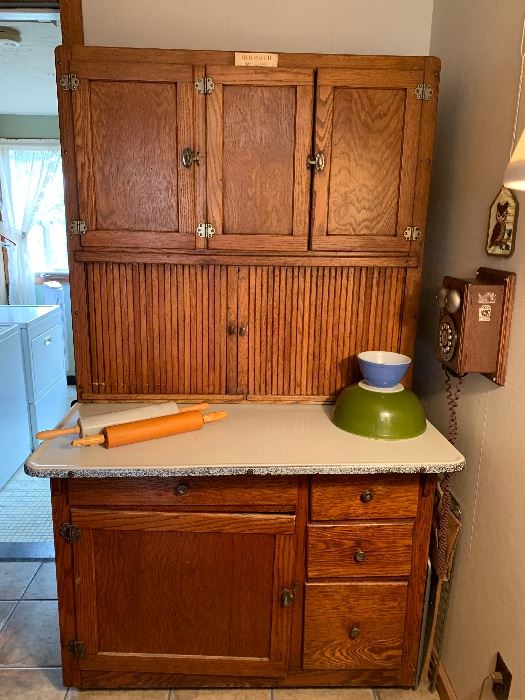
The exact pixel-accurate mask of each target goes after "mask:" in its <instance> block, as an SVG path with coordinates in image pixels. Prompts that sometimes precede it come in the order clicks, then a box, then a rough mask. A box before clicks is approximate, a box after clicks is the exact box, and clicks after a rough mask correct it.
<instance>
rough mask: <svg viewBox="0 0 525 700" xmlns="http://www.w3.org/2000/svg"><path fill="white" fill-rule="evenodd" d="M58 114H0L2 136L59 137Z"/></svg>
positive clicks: (23, 137) (5, 137)
mask: <svg viewBox="0 0 525 700" xmlns="http://www.w3.org/2000/svg"><path fill="white" fill-rule="evenodd" d="M58 137H59V131H58V116H57V115H47V114H45V115H44V114H42V115H40V114H38V115H33V114H0V138H4V139H58Z"/></svg>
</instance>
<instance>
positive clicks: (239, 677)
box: [52, 474, 434, 688]
mask: <svg viewBox="0 0 525 700" xmlns="http://www.w3.org/2000/svg"><path fill="white" fill-rule="evenodd" d="M396 478H397V475H390V476H387V475H376V476H367V477H363V476H335V477H334V476H323V477H317V476H314V477H311V478H308V477H305V476H299V477H294V476H283V477H275V476H247V475H246V476H234V477H213V476H209V477H200V476H199V477H191V476H189V477H164V478H152V477H140V478H103V479H90V478H86V479H82V478H80V479H79V478H73V479H54V480H53V482H52V494H53V495H52V498H53V517H54V527H55V544H56V550H57V576H58V590H59V608H60V622H61V646H62V660H63V669H64V683H65V684H66V685H74V686H78V687H83V688H89V687H94V688H96V687H98V688H112V687H113V688H115V687H193V686H197V687H199V686H204V687H206V686H208V687H221V686H226V687H227V686H251V687H272V686H273V687H279V686H283V687H286V686H288V687H301V686H351V685H370V686H387V685H405V686H409V685H412V684H414V682H415V677H416V676H415V674H416V667H417V659H418V653H419V638H420V631H421V619H422V603H423V595H424V590H425V578H426V576H425V574H426V562H427V550H428V538H429V532H430V523H431V514H432V503H433V492H434V478H433V477H431V476H421V477H420V476H418V475H417V474H415V475H404V476H403V475H400V476H399V478H400V482H399V486H400V492H399V493H397V485H396V482H395V480H396ZM332 479H334V480H335V483H336V484H337V490H336V491H334V493H333V494H331V493H330V492H329V491H328V490H327V488H326V487H329V486H330V483H331V481H332ZM345 487H346V488H348V491H349V501H350V503H351V502H352V501H353V500H354V498H355V499H356V500H359V502H360V503H362V504H373V509H372V510H371V511H370V515H369V518H368V519H365V518H363V517H360V516H358V518H357V519H352V518H351V517H349V516H346V515H344V516H343V517H348V520H347V521H345V520H338V521H336V524H335V523H329V524H327V523H326V522H324V521H322V520H321V521H318V520H316V519H315V518H316V517H317V516H316V512H317V514H320V515H321V516H322V515H323V512H324V513H326V514H328V513H329V511H330V509H335V510H334V513H335V512H339V513H340V512H341V511H340V510H339V511H338V509H339V508H340V498H339V496H338V495H337V492H340V490H341V488H345ZM320 488H321V489H323V490H324V493H323V504H324V505H323V509H324V510H323V512H321V513H319V510H318V508H317V509H316V510H313V509H312V507H311V504H312V503H314V502H315V501H316V500H317V498H318V496H317V495H316V494H318V493H319V489H320ZM365 492H366V493H369V492H371V493H372V494H373V495H372V499H368V497H366V498H364V499H361V497H360V496H361V495H362V494H363V493H365ZM352 493H353V494H354V495H353V496H352V495H351V494H352ZM387 493H390V494H391V497H392V503H393V504H396V505H399V511H396V510H395V508H393V507H392V503H390V502H389V499H387V498H386V497H385V495H386V494H387ZM408 494H410V502H411V504H412V510H411V511H410V512H408V511H407V509H406V503H407V495H408ZM376 497H377V501H376V502H375V503H374V499H375V498H376ZM403 504H405V505H403ZM414 505H415V510H414V509H413V506H414ZM361 531H362V532H361ZM354 550H355V551H354ZM357 550H362V552H364V554H365V557H364V559H362V560H361V561H356V560H355V558H354V555H355V552H356V551H357Z"/></svg>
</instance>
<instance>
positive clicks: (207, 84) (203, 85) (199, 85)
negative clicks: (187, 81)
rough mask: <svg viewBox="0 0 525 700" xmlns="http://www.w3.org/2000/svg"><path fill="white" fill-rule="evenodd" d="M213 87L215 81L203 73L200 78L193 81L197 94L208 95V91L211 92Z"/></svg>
mask: <svg viewBox="0 0 525 700" xmlns="http://www.w3.org/2000/svg"><path fill="white" fill-rule="evenodd" d="M214 88H215V83H214V82H213V80H212V79H211V78H208V77H207V76H206V75H203V76H202V77H201V78H197V80H196V81H195V90H197V92H198V93H199V95H209V94H210V92H213V90H214Z"/></svg>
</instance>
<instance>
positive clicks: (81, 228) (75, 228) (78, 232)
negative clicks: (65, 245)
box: [68, 219, 88, 236]
mask: <svg viewBox="0 0 525 700" xmlns="http://www.w3.org/2000/svg"><path fill="white" fill-rule="evenodd" d="M68 228H69V232H70V233H71V234H72V235H74V236H83V235H84V234H85V233H86V232H87V230H88V227H87V223H86V222H85V221H82V220H76V219H75V220H74V221H71V222H70V224H69V226H68Z"/></svg>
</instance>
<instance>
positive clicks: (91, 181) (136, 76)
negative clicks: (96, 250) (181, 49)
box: [71, 49, 200, 249]
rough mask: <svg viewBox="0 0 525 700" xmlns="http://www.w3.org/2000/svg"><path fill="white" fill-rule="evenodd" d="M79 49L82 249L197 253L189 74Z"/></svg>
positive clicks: (75, 95) (76, 110) (74, 65)
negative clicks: (188, 161)
mask: <svg viewBox="0 0 525 700" xmlns="http://www.w3.org/2000/svg"><path fill="white" fill-rule="evenodd" d="M112 51H113V52H115V51H116V56H115V55H114V54H113V55H112V58H111V60H110V59H109V58H105V56H106V54H105V50H104V49H85V50H83V51H80V50H77V51H75V52H74V53H73V58H72V61H71V71H72V72H73V73H74V74H75V75H76V76H77V77H78V79H79V85H78V88H77V89H76V90H73V91H72V93H71V94H72V100H73V117H74V132H75V148H76V168H77V179H78V204H79V219H81V220H84V221H85V222H86V224H87V233H85V234H84V235H83V236H82V237H81V245H82V247H83V248H91V247H93V246H98V247H106V248H133V249H136V248H144V249H150V248H168V249H169V248H194V247H195V239H196V226H197V220H196V212H195V191H196V178H197V177H199V172H200V171H199V169H198V168H195V167H191V168H185V167H184V166H183V165H182V151H183V149H184V148H185V147H187V146H188V147H190V148H192V149H194V150H196V146H195V144H194V132H195V128H196V124H195V121H196V110H195V99H196V96H197V93H196V91H195V88H194V85H193V68H192V66H189V65H177V64H172V63H169V62H167V61H166V62H160V61H158V62H148V63H146V62H144V63H141V61H140V56H139V57H138V58H137V59H136V60H135V61H133V62H132V61H131V60H125V59H121V58H119V53H118V49H117V50H115V49H112Z"/></svg>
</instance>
